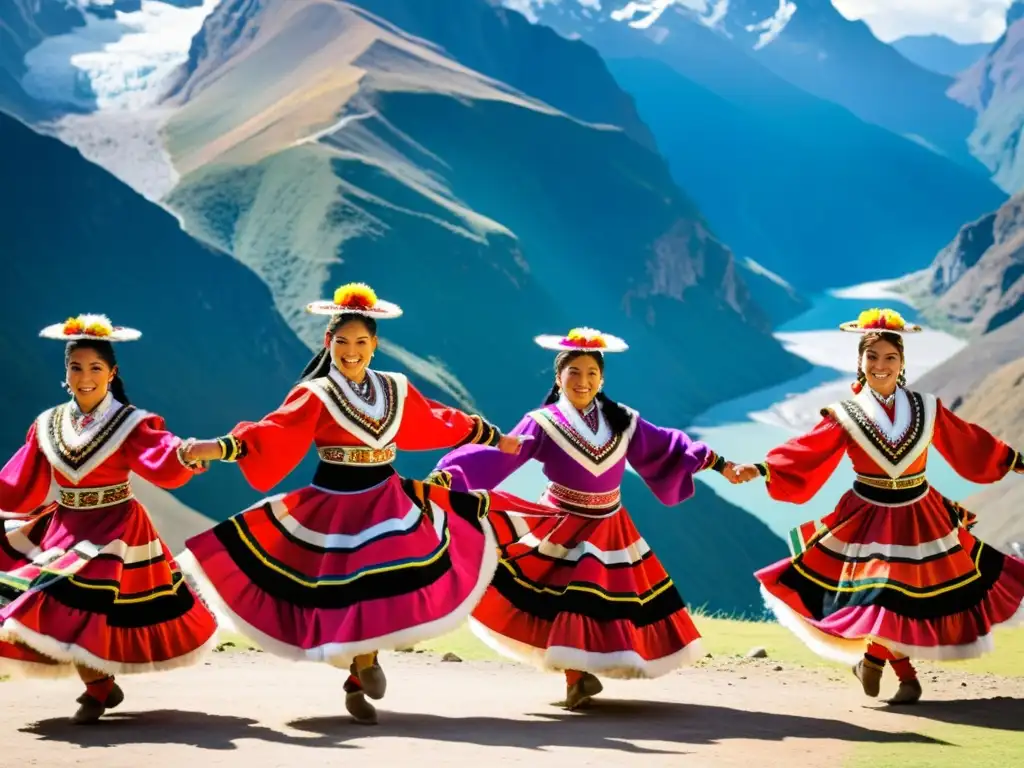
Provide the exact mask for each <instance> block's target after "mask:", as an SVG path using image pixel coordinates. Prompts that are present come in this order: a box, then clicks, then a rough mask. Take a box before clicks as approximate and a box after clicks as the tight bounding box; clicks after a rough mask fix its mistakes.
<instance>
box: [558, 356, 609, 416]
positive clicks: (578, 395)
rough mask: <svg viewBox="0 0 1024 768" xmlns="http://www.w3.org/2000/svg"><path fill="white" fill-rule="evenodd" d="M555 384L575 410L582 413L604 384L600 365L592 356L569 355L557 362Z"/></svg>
mask: <svg viewBox="0 0 1024 768" xmlns="http://www.w3.org/2000/svg"><path fill="white" fill-rule="evenodd" d="M556 370H557V372H556V374H555V382H556V383H557V384H558V388H559V389H560V390H561V391H562V394H564V395H565V397H566V399H568V400H569V402H570V403H572V404H573V407H575V408H576V409H577V410H580V411H584V410H586V409H587V407H588V406H589V405H590V404H591V403H592V402H593V401H594V398H595V397H596V396H597V393H598V391H599V390H600V389H601V386H602V385H603V384H604V375H603V373H602V371H601V365H600V363H599V362H598V359H597V358H596V357H594V355H588V354H585V353H584V354H580V353H578V352H576V353H569V354H567V355H566V356H565V358H564V359H563V358H561V357H560V358H559V360H558V362H557V369H556Z"/></svg>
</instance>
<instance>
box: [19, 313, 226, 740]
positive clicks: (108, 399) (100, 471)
mask: <svg viewBox="0 0 1024 768" xmlns="http://www.w3.org/2000/svg"><path fill="white" fill-rule="evenodd" d="M40 335H42V336H43V337H44V338H49V339H57V340H60V341H65V342H67V346H66V348H65V353H64V359H65V368H66V374H67V380H66V384H65V386H66V387H67V389H68V390H69V392H70V393H71V395H72V398H71V400H70V401H69V402H66V403H64V404H62V405H58V406H56V407H55V408H50V409H49V410H47V411H44V412H43V413H42V414H40V415H39V417H38V418H37V419H36V420H35V422H34V423H33V424H32V426H31V427H30V428H29V430H28V437H27V438H26V441H25V445H23V446H22V448H21V449H20V450H19V451H18V452H17V453H16V454H15V455H14V457H13V458H11V460H10V461H8V462H7V464H6V465H5V466H4V468H3V470H2V471H0V509H3V510H5V511H4V513H3V515H2V516H3V517H4V518H5V523H4V531H3V532H2V535H0V671H2V672H4V673H8V674H14V675H18V674H24V675H30V676H44V677H59V676H65V675H73V674H75V672H76V671H77V673H78V675H79V677H80V678H81V679H82V681H83V682H84V683H85V686H86V690H85V693H84V694H82V696H81V697H79V699H78V703H79V704H80V707H79V709H78V712H77V713H76V714H75V716H74V720H75V722H78V723H91V722H95V721H96V720H97V719H99V717H100V716H101V715H102V714H103V713H104V712H105V711H106V710H107V709H110V708H112V707H116V706H117V705H118V704H120V703H121V701H122V700H123V699H124V694H123V693H122V691H121V688H120V687H119V686H118V685H117V684H116V683H115V682H114V676H115V675H118V674H131V673H138V672H151V671H153V670H162V669H171V668H174V667H180V666H185V665H188V664H194V663H196V662H197V661H199V660H200V659H201V658H202V654H203V652H204V651H206V650H207V649H209V647H210V646H211V645H212V643H213V642H214V636H215V633H216V628H217V625H216V620H215V619H214V617H213V614H211V613H210V611H208V610H207V608H206V606H205V605H204V604H203V603H202V602H201V601H199V600H197V599H196V596H195V594H194V593H193V592H192V590H191V589H190V588H189V586H188V584H187V583H186V582H185V580H184V578H183V576H182V574H181V571H180V570H179V568H178V566H177V564H176V563H175V561H174V558H173V557H172V555H171V553H170V551H169V550H168V549H167V546H166V545H165V544H164V542H163V541H162V540H161V538H160V536H159V534H158V533H157V531H156V529H155V528H154V527H153V523H152V521H151V520H150V519H149V515H148V514H147V513H146V510H145V508H143V506H142V504H140V503H139V502H138V500H137V499H136V498H135V497H134V495H133V494H132V486H131V481H130V478H129V476H130V474H131V473H132V472H134V473H135V474H137V475H139V476H140V477H143V478H144V479H146V480H148V481H149V482H151V483H154V484H156V485H158V486H160V487H162V488H178V487H181V486H182V485H184V484H185V483H187V482H188V481H189V480H190V479H191V478H192V476H193V475H194V474H195V473H196V472H198V471H201V470H202V468H203V467H201V466H200V465H197V464H195V463H192V462H189V461H187V460H186V459H185V458H184V457H183V455H182V454H183V443H182V441H181V440H180V439H179V438H177V437H175V436H174V435H172V434H171V433H170V432H167V431H166V430H165V429H164V421H163V419H162V418H160V417H159V416H156V415H155V414H152V413H148V412H146V411H144V410H142V409H140V408H136V407H135V406H133V405H131V404H130V403H129V401H128V398H127V396H126V395H125V390H124V384H123V382H122V380H121V377H120V375H119V373H118V367H117V361H116V359H115V356H114V348H113V346H112V344H111V342H123V341H132V340H134V339H137V338H138V337H139V336H140V335H141V334H139V332H138V331H135V330H133V329H131V328H120V327H114V326H112V325H111V324H110V321H109V320H107V318H106V317H104V316H102V315H82V316H79V317H77V318H72V319H69V320H68V321H67V322H66V323H62V324H57V325H53V326H49V327H48V328H46V329H44V330H43V331H42V333H41V334H40ZM51 480H56V482H57V486H58V495H57V501H55V502H53V503H51V504H49V505H46V506H42V505H43V503H44V502H45V500H46V497H47V495H48V494H49V491H50V484H51Z"/></svg>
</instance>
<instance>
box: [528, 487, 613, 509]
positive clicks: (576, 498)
mask: <svg viewBox="0 0 1024 768" xmlns="http://www.w3.org/2000/svg"><path fill="white" fill-rule="evenodd" d="M544 493H545V495H546V496H547V497H548V498H549V499H550V500H551V501H553V502H555V504H557V505H558V506H559V507H562V508H563V509H566V510H568V511H570V512H572V513H573V514H577V515H582V516H585V517H608V516H610V515H611V514H613V513H615V512H617V511H618V509H619V507H620V506H621V504H622V493H621V491H620V490H619V489H618V488H616V489H614V490H611V491H604V492H602V493H587V492H586V491H577V490H576V489H574V488H566V487H565V486H564V485H559V484H558V483H548V485H547V488H545V490H544Z"/></svg>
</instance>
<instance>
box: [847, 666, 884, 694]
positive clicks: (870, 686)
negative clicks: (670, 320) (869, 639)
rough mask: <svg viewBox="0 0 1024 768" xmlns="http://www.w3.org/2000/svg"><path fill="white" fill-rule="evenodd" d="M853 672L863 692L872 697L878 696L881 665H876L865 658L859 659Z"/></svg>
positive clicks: (880, 683)
mask: <svg viewBox="0 0 1024 768" xmlns="http://www.w3.org/2000/svg"><path fill="white" fill-rule="evenodd" d="M853 674H854V677H856V678H857V679H858V680H860V685H861V688H863V689H864V693H866V694H867V695H868V696H870V697H872V698H874V697H876V696H878V692H879V690H881V687H882V667H879V666H876V665H874V664H872V663H871V662H870V661H868V660H866V659H861V660H860V661H858V662H857V664H856V666H854V668H853Z"/></svg>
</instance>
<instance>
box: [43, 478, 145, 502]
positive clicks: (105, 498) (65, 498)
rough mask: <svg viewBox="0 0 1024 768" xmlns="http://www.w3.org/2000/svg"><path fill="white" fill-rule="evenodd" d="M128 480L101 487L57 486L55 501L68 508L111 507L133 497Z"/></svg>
mask: <svg viewBox="0 0 1024 768" xmlns="http://www.w3.org/2000/svg"><path fill="white" fill-rule="evenodd" d="M134 496H135V494H134V493H132V484H131V483H130V482H124V483H119V484H118V485H105V486H103V487H101V488H58V489H57V501H58V503H59V504H60V505H61V506H62V507H68V508H70V509H97V508H99V507H112V506H114V505H115V504H120V503H121V502H122V501H128V499H131V498H134Z"/></svg>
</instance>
